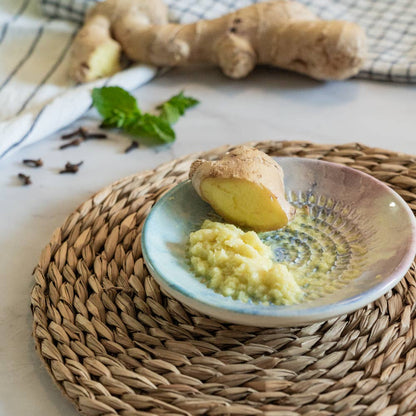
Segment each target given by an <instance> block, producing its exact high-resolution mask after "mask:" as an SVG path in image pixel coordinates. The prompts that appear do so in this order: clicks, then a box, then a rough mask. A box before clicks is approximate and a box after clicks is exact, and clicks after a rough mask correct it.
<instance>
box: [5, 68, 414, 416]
mask: <svg viewBox="0 0 416 416" xmlns="http://www.w3.org/2000/svg"><path fill="white" fill-rule="evenodd" d="M181 89H185V90H186V92H187V93H188V94H189V95H192V96H195V97H197V98H199V99H200V100H201V104H200V105H199V106H198V107H196V108H195V109H193V110H190V112H189V113H188V114H187V115H186V116H185V117H184V118H183V119H181V120H180V121H179V122H178V124H177V125H176V126H175V130H176V132H177V140H176V142H175V143H174V144H173V145H171V146H170V147H167V148H166V147H165V148H155V149H146V148H140V149H137V150H134V151H132V152H131V153H129V154H124V153H123V151H124V149H125V148H126V147H127V145H128V144H129V141H128V139H127V138H125V137H122V136H120V135H117V134H111V135H110V140H107V141H90V142H86V143H83V144H82V145H81V147H73V148H69V149H66V150H58V146H59V145H60V144H61V143H62V142H61V141H60V140H59V136H60V134H62V133H60V134H59V135H58V134H56V135H54V136H53V137H49V138H47V139H45V140H44V141H42V142H40V143H38V144H35V145H33V146H30V147H27V148H24V149H23V150H21V151H19V152H17V153H15V154H13V155H11V156H10V157H8V158H6V159H4V160H1V161H0V200H1V205H0V213H1V216H0V339H1V341H0V415H1V416H3V415H24V414H30V415H32V416H41V415H58V414H59V415H61V416H71V415H76V414H77V412H76V410H75V409H74V408H73V407H72V405H71V404H70V403H69V402H68V401H67V400H65V399H64V398H63V397H62V396H61V394H60V392H59V391H58V389H57V388H56V387H55V386H54V384H53V382H52V380H51V378H50V376H49V375H48V374H47V372H46V370H45V369H44V368H43V366H42V364H41V361H40V360H39V358H38V356H37V354H36V352H35V350H34V343H33V340H32V338H31V325H32V317H31V313H30V307H29V306H30V290H31V287H32V285H33V279H32V276H31V273H32V270H33V267H34V265H35V264H36V263H37V260H38V257H39V254H40V251H41V249H42V248H43V246H44V245H45V244H46V243H47V242H48V241H49V238H50V236H51V234H52V232H53V230H54V229H55V228H57V227H59V226H60V225H61V224H62V223H63V222H64V220H65V218H66V216H67V215H68V214H70V213H71V212H72V211H73V210H74V209H75V208H76V207H77V206H78V205H79V204H81V203H82V202H83V201H84V200H86V199H87V198H89V196H90V195H91V194H93V193H94V192H96V191H98V190H99V189H100V188H102V187H104V186H105V185H107V184H109V183H111V182H113V181H115V180H117V179H119V178H121V177H123V176H126V175H129V174H132V173H135V172H137V171H141V170H145V169H152V168H154V167H156V166H157V165H159V164H160V163H162V162H165V161H169V160H171V159H173V158H176V157H179V156H182V155H185V154H187V153H191V152H195V151H201V150H207V149H210V148H213V147H217V146H220V145H222V144H237V143H243V142H247V141H252V140H271V139H273V140H274V139H276V140H309V141H314V142H319V143H338V144H342V143H347V142H361V143H363V144H366V145H369V146H374V147H381V148H386V149H390V150H395V151H401V152H405V153H409V154H416V126H415V122H414V121H415V116H414V110H415V109H414V107H415V106H414V104H415V102H416V87H415V86H410V85H400V84H389V83H377V82H373V81H363V80H351V81H348V82H333V83H326V84H325V83H319V82H316V81H313V80H309V79H307V78H304V77H301V76H298V75H295V74H289V73H284V72H280V71H277V70H267V69H260V70H258V71H256V72H255V73H254V74H252V75H251V76H250V77H249V78H248V79H245V80H242V81H232V80H229V79H226V78H225V77H224V76H222V75H221V74H220V73H219V71H217V70H208V71H207V70H205V71H199V72H192V71H190V70H175V71H170V72H168V73H167V74H165V75H163V76H162V77H160V78H158V79H156V80H154V81H152V82H151V83H150V84H148V85H146V86H144V87H142V88H141V89H139V90H138V91H137V92H136V96H137V97H138V100H139V103H140V106H141V107H142V108H143V109H144V110H150V109H152V108H154V106H155V105H156V104H158V103H159V102H161V101H164V100H165V99H167V98H168V97H170V96H172V95H174V94H176V93H177V92H179V91H180V90H181ZM97 124H98V118H97V116H96V113H95V112H94V111H91V112H90V113H89V114H88V115H87V116H86V117H85V118H84V119H83V120H81V121H80V122H78V123H76V124H75V125H74V126H71V127H69V128H68V129H66V130H65V131H72V130H74V129H75V128H76V127H77V126H79V125H85V126H87V125H91V126H97ZM0 139H1V138H0ZM38 157H41V158H42V159H43V161H44V166H43V167H42V168H40V169H30V168H27V167H25V166H23V165H22V163H21V161H22V159H24V158H38ZM81 160H83V161H84V165H83V166H82V167H81V168H80V171H79V172H78V174H76V175H59V174H58V171H59V170H60V169H62V168H63V166H64V165H65V163H66V162H67V161H71V162H73V163H75V162H79V161H81ZM18 172H24V173H27V174H29V175H30V176H31V178H32V181H33V184H32V185H31V186H27V187H24V186H21V184H20V182H19V181H18V179H17V173H18Z"/></svg>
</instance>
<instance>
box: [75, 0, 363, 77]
mask: <svg viewBox="0 0 416 416" xmlns="http://www.w3.org/2000/svg"><path fill="white" fill-rule="evenodd" d="M112 36H113V37H114V39H112ZM73 50H74V54H73V57H72V64H71V74H72V77H73V78H75V79H76V80H78V81H81V82H83V81H89V80H91V79H94V78H97V77H98V76H101V75H106V74H107V73H111V72H114V71H116V70H117V69H118V63H116V62H117V59H118V58H119V54H120V51H121V50H123V51H124V52H125V54H126V55H127V57H128V58H130V59H132V60H134V61H141V62H144V63H150V64H155V65H167V66H176V65H186V64H190V63H209V64H215V65H219V66H220V67H221V69H222V70H223V72H224V73H225V74H226V75H228V76H229V77H231V78H242V77H245V76H246V75H248V74H249V73H250V72H251V71H252V70H253V68H254V67H255V66H256V65H257V64H265V65H272V66H277V67H280V68H285V69H289V70H293V71H296V72H300V73H303V74H306V75H309V76H310V77H312V78H316V79H320V80H328V79H345V78H348V77H350V76H353V75H355V74H356V73H357V72H358V71H359V69H360V67H361V65H362V64H363V61H364V58H365V54H366V47H365V34H364V32H363V30H362V29H361V28H360V27H358V26H357V25H355V24H354V23H349V22H344V21H325V20H321V19H319V18H317V17H316V16H315V15H314V14H313V13H312V12H310V11H309V10H308V9H307V8H306V7H304V6H303V5H301V4H299V3H296V2H293V1H286V0H280V1H273V2H266V3H257V4H254V5H252V6H248V7H245V8H243V9H240V10H237V11H236V12H233V13H230V14H227V15H225V16H223V17H220V18H218V19H214V20H201V21H198V22H196V23H192V24H185V25H181V24H172V23H170V24H167V10H166V7H165V6H164V5H163V3H162V2H161V1H160V0H107V1H105V2H103V3H99V4H97V5H96V6H95V7H94V8H93V9H92V10H91V12H90V13H89V15H88V17H87V19H86V21H85V25H84V27H83V28H82V29H81V31H80V33H79V34H78V35H77V38H76V39H75V44H74V48H73ZM77 50H78V51H77ZM106 56H108V59H105V57H106Z"/></svg>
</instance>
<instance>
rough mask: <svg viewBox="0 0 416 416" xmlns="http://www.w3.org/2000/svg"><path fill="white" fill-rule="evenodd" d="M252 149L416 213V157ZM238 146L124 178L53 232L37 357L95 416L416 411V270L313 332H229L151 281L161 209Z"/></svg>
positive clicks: (42, 268)
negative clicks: (348, 176)
mask: <svg viewBox="0 0 416 416" xmlns="http://www.w3.org/2000/svg"><path fill="white" fill-rule="evenodd" d="M251 144H252V145H255V146H256V147H257V148H258V149H260V150H263V151H265V152H266V153H268V154H270V155H276V156H298V157H307V158H314V159H321V160H327V161H331V162H337V163H341V164H344V165H348V166H351V167H353V168H356V169H359V170H361V171H364V172H366V173H369V174H371V175H373V176H374V177H376V178H377V179H380V180H381V181H383V182H386V183H387V184H389V186H391V187H392V188H393V189H394V190H396V191H397V192H398V193H399V194H400V195H401V196H402V197H403V198H404V199H405V200H406V201H407V202H408V204H409V206H410V207H411V208H412V209H413V210H416V157H415V156H410V155H406V154H399V153H395V152H390V151H386V150H382V149H375V148H369V147H366V146H363V145H360V144H357V143H352V144H346V145H341V146H333V145H317V144H312V143H308V142H256V143H251ZM230 148H231V147H229V146H224V147H221V148H218V149H215V150H213V151H210V152H206V153H200V154H193V155H190V156H186V157H183V158H181V159H178V160H174V161H172V162H169V163H167V164H164V165H161V166H159V167H158V168H156V169H155V170H152V171H146V172H142V173H138V174H137V175H133V176H130V177H128V178H125V179H122V180H121V181H118V182H116V183H115V184H113V185H110V186H108V187H107V188H105V189H103V190H102V191H100V192H99V193H98V194H96V195H94V196H93V197H92V198H91V199H89V200H88V201H86V202H85V203H84V204H82V205H81V206H80V207H79V208H78V209H77V210H76V211H75V212H74V213H72V214H71V215H70V216H69V217H68V219H67V220H66V222H65V224H64V225H63V226H62V227H61V228H59V229H58V230H56V231H55V233H54V234H53V236H52V239H51V241H50V243H49V244H48V245H47V246H46V247H45V249H44V250H43V252H42V255H41V258H40V261H39V264H38V266H37V267H36V269H35V272H34V276H35V281H36V284H35V286H34V288H33V292H32V309H33V316H34V328H33V333H34V338H35V343H36V348H37V350H38V351H39V353H40V356H41V358H42V360H43V362H44V363H45V365H46V367H47V369H48V370H49V372H50V373H51V375H52V377H53V378H54V380H55V382H56V383H57V385H58V386H59V388H60V389H61V391H62V392H63V393H64V395H66V396H67V397H68V398H69V399H70V400H71V401H72V402H73V403H74V404H75V406H76V407H77V408H78V409H79V410H80V411H81V412H82V413H84V414H86V415H115V414H119V415H123V416H133V415H137V416H139V415H213V416H214V415H215V416H216V415H218V416H220V415H260V414H264V415H270V416H272V415H276V416H277V415H279V416H292V415H293V416H295V415H299V414H301V415H308V416H312V415H341V416H342V415H374V414H377V415H379V416H389V415H396V414H397V415H414V414H415V412H416V391H415V390H416V319H415V298H416V281H415V264H414V263H413V265H412V268H411V269H410V270H409V272H408V273H407V275H406V277H405V278H404V279H402V281H401V282H400V283H399V284H398V285H397V286H396V287H395V288H394V289H393V290H391V291H389V292H388V293H387V294H386V295H385V296H383V297H382V298H380V299H379V300H377V301H376V302H374V303H372V304H370V305H368V306H367V307H365V308H363V309H360V310H359V311H357V312H355V313H353V314H350V315H344V316H341V317H339V318H336V319H332V320H330V321H327V322H322V323H318V324H314V325H310V326H307V327H303V328H276V329H262V328H254V327H242V326H238V325H233V324H224V323H221V322H218V321H216V320H214V319H210V318H208V317H205V316H203V315H200V314H198V313H196V312H195V311H192V310H189V309H187V308H185V307H183V306H182V305H181V304H180V303H178V302H177V301H175V300H173V299H171V298H169V297H168V296H166V295H165V294H164V293H162V292H161V291H160V290H159V287H158V285H157V284H156V283H155V281H154V280H153V278H152V277H151V276H149V273H148V271H147V269H146V267H145V265H144V264H143V258H142V253H141V246H140V236H141V229H142V226H143V221H144V220H145V218H146V216H147V214H148V213H149V211H150V209H151V207H152V206H153V204H154V203H155V202H156V201H157V199H158V198H159V197H160V196H161V195H162V194H163V193H165V192H166V191H167V190H169V189H170V188H171V187H173V186H175V185H176V184H177V183H178V182H180V181H182V180H184V179H186V177H187V174H188V169H189V166H190V164H191V162H192V161H193V160H194V159H196V158H197V157H203V158H209V159H214V158H216V157H218V156H219V155H220V154H222V153H223V152H225V151H227V150H229V149H230ZM392 238H394V236H392Z"/></svg>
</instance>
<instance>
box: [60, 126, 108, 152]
mask: <svg viewBox="0 0 416 416" xmlns="http://www.w3.org/2000/svg"><path fill="white" fill-rule="evenodd" d="M75 136H79V137H77V138H76V139H74V140H71V141H70V142H68V143H65V144H63V145H62V146H59V149H61V150H62V149H66V148H67V147H72V146H79V145H80V144H81V143H82V142H84V141H86V140H91V139H99V140H103V139H106V138H107V135H106V134H105V133H100V132H88V131H87V130H86V129H85V128H84V127H80V128H79V129H76V130H75V131H73V132H71V133H67V134H64V135H62V136H61V139H62V140H68V139H72V138H73V137H75Z"/></svg>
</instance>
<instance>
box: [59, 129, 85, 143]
mask: <svg viewBox="0 0 416 416" xmlns="http://www.w3.org/2000/svg"><path fill="white" fill-rule="evenodd" d="M80 135H82V131H81V127H80V128H79V129H76V130H75V131H73V132H71V133H67V134H64V135H62V136H61V139H63V140H66V139H71V138H72V137H75V136H80Z"/></svg>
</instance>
